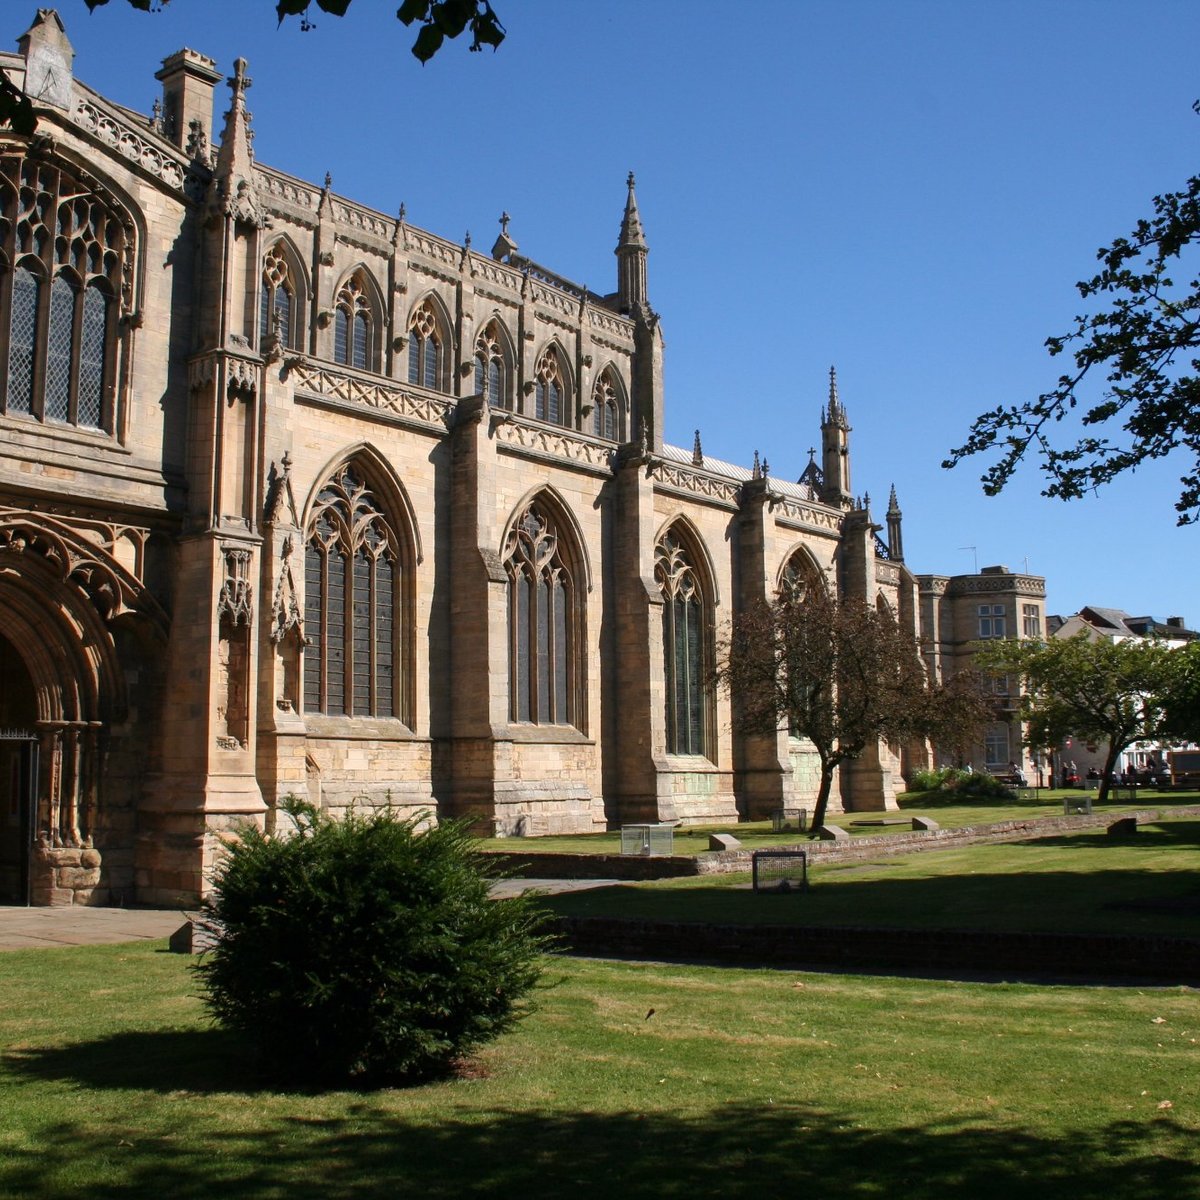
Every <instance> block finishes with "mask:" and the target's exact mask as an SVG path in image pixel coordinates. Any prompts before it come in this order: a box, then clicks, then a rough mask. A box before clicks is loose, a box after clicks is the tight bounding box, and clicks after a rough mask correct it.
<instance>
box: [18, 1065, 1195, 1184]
mask: <svg viewBox="0 0 1200 1200" xmlns="http://www.w3.org/2000/svg"><path fill="white" fill-rule="evenodd" d="M464 1086H466V1085H464ZM451 1103H452V1101H451ZM1194 1137H1195V1135H1194V1133H1193V1132H1192V1131H1191V1130H1188V1129H1187V1128H1185V1127H1184V1126H1182V1125H1181V1124H1179V1123H1178V1122H1176V1121H1173V1120H1171V1119H1167V1118H1161V1117H1160V1118H1157V1119H1154V1118H1151V1119H1145V1118H1143V1119H1138V1120H1135V1119H1130V1120H1128V1121H1121V1122H1116V1123H1113V1124H1110V1125H1109V1126H1107V1127H1105V1128H1101V1129H1090V1130H1083V1131H1068V1132H1067V1133H1066V1134H1065V1136H1063V1135H1062V1134H1061V1131H1056V1133H1055V1134H1053V1135H1049V1134H1044V1133H1041V1132H1039V1131H1037V1130H1035V1129H1028V1128H1021V1127H1014V1126H1011V1125H1009V1126H1000V1125H998V1123H997V1122H996V1121H995V1120H994V1118H993V1117H991V1116H990V1115H989V1114H986V1113H983V1112H981V1113H979V1114H978V1115H977V1116H974V1117H970V1118H966V1119H961V1120H957V1121H954V1122H936V1123H931V1124H923V1125H922V1124H913V1125H907V1126H893V1127H884V1128H867V1127H865V1125H864V1124H863V1118H862V1116H860V1115H859V1114H855V1113H851V1112H829V1111H825V1110H822V1109H820V1108H817V1107H810V1106H805V1105H798V1104H775V1105H770V1104H768V1102H767V1100H766V1099H765V1098H764V1100H763V1103H762V1104H761V1105H743V1104H739V1105H729V1106H726V1107H722V1108H718V1109H714V1110H712V1111H709V1112H707V1113H702V1114H700V1115H698V1116H695V1117H691V1116H683V1115H677V1114H674V1113H661V1112H648V1113H641V1112H628V1111H627V1112H617V1113H609V1112H602V1113H587V1112H561V1111H539V1110H537V1109H531V1110H522V1111H511V1110H491V1111H488V1110H483V1111H480V1112H479V1113H478V1114H477V1115H476V1116H474V1117H473V1118H472V1119H463V1118H462V1117H461V1116H455V1115H454V1114H453V1113H445V1114H441V1115H440V1116H437V1115H435V1116H434V1117H433V1118H431V1119H430V1120H429V1121H428V1122H425V1121H421V1120H415V1119H406V1118H404V1117H402V1116H398V1115H396V1114H395V1113H394V1112H387V1111H384V1110H383V1108H382V1106H381V1105H380V1104H378V1103H375V1102H373V1101H371V1100H364V1101H363V1102H361V1103H359V1104H355V1105H353V1106H352V1107H351V1108H350V1109H349V1110H348V1111H345V1112H344V1114H339V1115H338V1116H336V1117H332V1118H330V1117H322V1118H316V1119H305V1118H304V1117H302V1116H289V1117H277V1118H270V1117H264V1116H262V1115H259V1116H257V1117H253V1118H251V1117H246V1118H245V1119H244V1123H243V1124H242V1125H240V1126H237V1127H232V1126H231V1124H230V1123H222V1124H221V1125H219V1126H218V1125H217V1124H216V1123H215V1122H214V1125H213V1127H212V1129H211V1132H203V1131H202V1132H196V1131H188V1132H187V1133H183V1134H179V1133H176V1132H175V1131H172V1132H171V1134H170V1136H142V1135H139V1133H138V1132H136V1131H132V1130H121V1129H109V1130H105V1131H103V1132H100V1131H97V1130H96V1129H95V1128H94V1127H89V1126H88V1125H87V1124H86V1122H84V1121H82V1120H81V1121H79V1122H66V1123H62V1124H59V1125H57V1126H54V1127H51V1128H49V1129H48V1130H46V1131H44V1133H43V1134H42V1135H41V1137H40V1139H39V1144H38V1145H37V1147H36V1149H31V1150H27V1151H18V1152H15V1153H10V1154H9V1157H8V1161H7V1165H6V1166H0V1187H2V1188H6V1189H7V1191H6V1192H5V1194H7V1195H13V1196H17V1195H20V1196H29V1197H33V1196H51V1195H52V1196H54V1197H56V1198H57V1200H75V1198H77V1197H84V1196H89V1197H90V1196H95V1195H98V1194H103V1195H106V1196H120V1197H122V1198H133V1197H155V1198H156V1200H157V1198H161V1197H171V1198H172V1200H200V1198H201V1197H204V1198H205V1200H207V1198H209V1197H212V1196H215V1195H220V1194H222V1193H224V1194H227V1195H231V1196H237V1197H239V1198H242V1197H249V1198H252V1200H253V1198H260V1197H261V1198H266V1197H283V1196H286V1197H288V1198H289V1200H310V1198H311V1200H317V1198H321V1200H325V1198H328V1197H338V1198H341V1197H346V1198H350V1200H354V1198H357V1197H369V1196H370V1197H373V1196H404V1195H419V1196H424V1197H454V1198H455V1200H458V1198H460V1197H462V1196H463V1195H485V1196H502V1197H532V1198H538V1200H553V1198H556V1197H571V1198H572V1200H576V1198H578V1197H580V1196H587V1197H608V1196H614V1197H621V1200H641V1198H647V1200H649V1198H651V1197H653V1198H654V1200H661V1198H662V1197H687V1198H688V1200H693V1198H695V1197H707V1196H720V1197H727V1198H728V1197H732V1198H734V1200H740V1198H742V1197H745V1198H747V1200H750V1198H752V1200H764V1198H765V1197H775V1196H790V1195H797V1196H803V1197H809V1198H825V1197H844V1196H849V1197H868V1196H870V1197H879V1196H901V1195H903V1196H904V1197H905V1200H927V1198H930V1200H931V1198H933V1197H937V1198H939V1200H942V1198H944V1197H949V1196H970V1197H972V1198H973V1200H993V1198H994V1200H1000V1198H1001V1197H1003V1198H1005V1200H1008V1198H1009V1197H1011V1196H1012V1195H1014V1194H1019V1195H1025V1196H1030V1197H1043V1196H1045V1197H1049V1196H1054V1197H1056V1198H1058V1200H1099V1198H1101V1197H1104V1198H1109V1197H1113V1196H1119V1197H1121V1198H1122V1200H1161V1198H1162V1197H1165V1196H1179V1197H1182V1196H1189V1195H1192V1196H1194V1195H1197V1194H1200V1161H1198V1160H1197V1156H1196V1154H1195V1143H1194ZM84 1171H86V1174H84ZM85 1179H86V1180H87V1182H84V1180H85Z"/></svg>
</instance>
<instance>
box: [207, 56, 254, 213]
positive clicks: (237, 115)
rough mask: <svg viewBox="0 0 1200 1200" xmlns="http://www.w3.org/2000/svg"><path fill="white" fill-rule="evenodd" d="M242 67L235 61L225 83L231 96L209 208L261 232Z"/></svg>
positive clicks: (243, 62)
mask: <svg viewBox="0 0 1200 1200" xmlns="http://www.w3.org/2000/svg"><path fill="white" fill-rule="evenodd" d="M246 65H247V64H246V60H245V59H244V58H239V59H236V60H235V61H234V64H233V75H232V77H231V78H230V79H229V81H228V82H229V89H230V91H231V92H232V94H233V95H232V99H231V102H230V105H229V111H228V112H227V113H226V114H225V129H224V131H223V132H222V134H221V148H220V150H218V151H217V159H216V164H215V167H214V171H213V186H214V192H213V206H214V207H215V208H217V209H218V210H219V211H220V212H222V213H224V214H225V215H226V216H232V217H233V219H234V220H235V221H240V222H242V223H244V224H247V225H253V226H255V227H256V228H258V229H261V228H262V227H263V226H264V225H265V224H266V221H265V219H264V217H263V214H262V212H261V211H260V209H259V205H258V195H257V193H256V192H255V188H254V134H253V133H252V132H251V131H250V114H249V113H248V112H247V111H246V89H247V88H248V87H249V86H250V84H251V79H250V76H249V75H247V74H246Z"/></svg>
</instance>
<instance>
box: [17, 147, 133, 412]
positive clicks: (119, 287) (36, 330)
mask: <svg viewBox="0 0 1200 1200" xmlns="http://www.w3.org/2000/svg"><path fill="white" fill-rule="evenodd" d="M94 192H95V189H94V187H92V186H90V185H89V184H88V183H87V182H85V181H84V180H83V179H82V178H78V177H76V176H75V175H74V174H73V173H71V172H69V171H68V170H66V169H64V168H61V167H59V166H56V165H55V164H53V163H51V162H33V161H30V160H28V159H23V158H21V157H20V156H19V155H6V156H4V157H3V158H0V328H4V329H5V330H6V331H7V335H8V339H7V340H8V350H7V354H6V355H5V359H4V361H3V362H2V366H3V368H4V369H3V374H2V376H0V407H2V410H3V411H4V412H5V413H7V414H9V415H10V416H28V417H33V418H35V419H37V420H40V421H54V422H60V423H63V424H68V425H76V426H79V427H81V428H84V429H97V430H104V431H106V432H109V433H111V432H113V431H114V429H115V417H114V412H113V409H114V403H113V396H114V394H115V391H116V375H117V370H116V358H117V355H116V344H117V315H118V309H119V305H120V302H121V300H122V299H125V300H126V301H127V300H128V292H127V289H128V288H129V287H130V285H131V283H132V274H133V257H134V256H133V228H132V225H131V224H130V223H129V221H128V220H127V219H126V218H124V217H123V216H122V215H121V214H120V213H118V212H116V211H115V210H114V208H113V207H112V205H111V204H110V203H108V202H106V201H104V200H101V199H100V198H99V197H98V196H97V195H95V194H94Z"/></svg>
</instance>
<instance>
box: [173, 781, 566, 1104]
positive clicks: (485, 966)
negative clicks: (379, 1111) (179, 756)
mask: <svg viewBox="0 0 1200 1200" xmlns="http://www.w3.org/2000/svg"><path fill="white" fill-rule="evenodd" d="M284 811H286V812H287V813H288V815H290V817H291V818H292V820H293V821H294V823H295V826H296V833H295V835H294V836H291V837H275V836H271V835H268V834H265V833H263V832H262V831H260V830H258V829H257V828H252V827H251V828H246V829H243V830H242V831H241V833H240V837H239V840H237V841H235V842H234V843H233V844H232V845H231V846H230V847H229V848H228V852H227V853H226V854H225V856H224V857H223V859H222V860H221V861H220V862H219V864H218V866H217V869H216V872H215V877H214V881H213V882H214V891H213V895H212V898H211V899H210V901H209V902H208V905H207V910H206V914H205V918H204V923H205V926H206V928H207V929H209V930H210V931H211V932H212V933H213V935H214V937H215V939H216V946H215V949H213V950H212V951H210V952H208V953H207V954H206V955H205V956H204V957H203V958H202V960H201V962H200V964H199V965H198V967H197V971H198V972H199V976H200V979H201V982H202V985H203V988H204V996H205V1002H206V1003H207V1005H208V1007H209V1009H210V1010H211V1011H212V1013H213V1014H214V1016H215V1017H216V1018H217V1019H218V1020H219V1021H220V1022H222V1023H223V1024H225V1025H227V1026H229V1027H231V1028H234V1029H237V1030H240V1031H241V1032H243V1033H244V1034H245V1035H246V1037H247V1038H248V1039H249V1040H250V1041H251V1042H252V1043H254V1044H255V1045H256V1046H257V1047H258V1049H259V1050H260V1052H261V1054H262V1056H263V1058H264V1060H265V1063H266V1065H267V1066H268V1068H269V1069H270V1070H272V1071H273V1072H274V1073H276V1074H279V1075H284V1076H288V1077H292V1078H302V1079H310V1080H315V1081H319V1082H322V1083H327V1082H333V1083H345V1082H356V1083H377V1082H382V1081H387V1080H413V1079H421V1078H425V1077H428V1076H430V1075H432V1074H436V1073H437V1072H440V1071H442V1070H444V1069H445V1068H446V1067H447V1066H449V1065H450V1064H451V1063H452V1062H453V1061H454V1060H455V1059H456V1058H458V1057H460V1056H461V1055H463V1054H465V1053H467V1052H469V1051H470V1050H472V1049H474V1048H475V1047H477V1046H479V1045H481V1044H482V1043H484V1042H487V1041H490V1040H491V1039H493V1038H495V1037H497V1036H498V1035H499V1034H501V1033H503V1032H504V1031H505V1030H507V1029H509V1028H510V1027H511V1026H512V1025H513V1024H514V1023H515V1022H516V1021H517V1020H518V1019H519V1018H520V1017H521V1016H522V1015H523V1012H524V1007H523V1001H524V998H525V997H526V996H528V994H529V993H530V991H531V990H532V989H533V988H534V986H535V984H536V983H537V980H538V975H539V971H540V965H539V964H540V954H541V951H542V950H543V949H544V948H545V943H546V939H545V938H544V937H543V936H542V935H541V934H540V933H539V932H538V927H539V924H540V921H541V914H540V911H539V910H538V909H537V908H536V907H535V906H534V903H533V901H532V900H530V899H528V898H524V897H518V898H515V899H510V900H491V899H490V898H489V894H488V888H489V880H488V877H487V874H486V872H485V871H484V870H483V869H482V867H481V860H480V859H479V857H478V855H477V854H476V852H475V851H474V850H473V849H472V845H471V840H470V838H469V836H468V835H467V833H466V831H465V829H464V828H463V826H462V825H460V824H455V823H447V824H442V825H438V826H437V827H436V828H433V829H430V830H428V831H425V832H421V831H420V830H419V829H418V824H417V822H416V821H412V820H408V821H406V820H401V819H399V818H398V817H397V816H395V815H394V814H393V813H391V812H390V811H386V810H385V811H382V812H374V813H371V814H370V815H364V816H358V815H355V814H351V815H349V816H347V817H345V818H344V819H341V820H334V819H332V818H331V817H328V816H326V815H323V814H322V813H320V812H319V811H318V810H316V809H314V808H313V807H312V806H311V805H308V804H304V803H301V802H300V801H296V800H292V801H289V802H288V803H287V804H286V805H285V806H284Z"/></svg>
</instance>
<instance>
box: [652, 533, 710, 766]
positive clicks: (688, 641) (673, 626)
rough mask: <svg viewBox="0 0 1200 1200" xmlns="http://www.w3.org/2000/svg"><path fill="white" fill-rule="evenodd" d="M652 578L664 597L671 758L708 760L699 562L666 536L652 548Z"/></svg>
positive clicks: (704, 614)
mask: <svg viewBox="0 0 1200 1200" xmlns="http://www.w3.org/2000/svg"><path fill="white" fill-rule="evenodd" d="M654 577H655V579H656V580H657V581H658V586H659V588H660V590H661V591H662V597H663V664H664V666H665V670H666V707H667V753H668V754H704V753H706V750H707V744H708V719H707V718H708V689H707V686H706V680H705V676H706V674H707V669H708V665H709V654H710V650H709V645H708V641H709V639H708V624H709V613H708V611H707V610H708V604H707V601H706V599H705V596H704V589H703V586H702V584H701V582H700V576H699V574H698V572H697V570H696V567H695V562H694V560H693V557H692V555H691V553H690V552H689V550H688V549H687V548H686V547H685V546H684V544H683V542H682V541H681V540H680V539H679V538H677V537H676V536H675V535H674V534H673V533H667V534H666V535H665V536H664V537H663V539H662V541H660V542H659V544H658V545H657V546H656V547H655V548H654Z"/></svg>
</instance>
